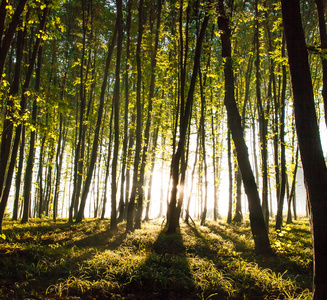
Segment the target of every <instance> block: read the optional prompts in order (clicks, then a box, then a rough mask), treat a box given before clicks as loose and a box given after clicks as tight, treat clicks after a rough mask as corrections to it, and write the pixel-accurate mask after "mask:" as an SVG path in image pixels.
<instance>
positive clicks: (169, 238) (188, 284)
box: [125, 231, 199, 299]
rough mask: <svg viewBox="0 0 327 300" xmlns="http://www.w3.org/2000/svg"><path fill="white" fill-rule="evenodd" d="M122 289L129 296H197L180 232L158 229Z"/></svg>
mask: <svg viewBox="0 0 327 300" xmlns="http://www.w3.org/2000/svg"><path fill="white" fill-rule="evenodd" d="M125 292H127V293H128V294H129V295H128V298H130V299H134V298H135V299H199V298H198V297H197V295H196V293H195V285H194V281H193V278H192V273H191V270H190V267H189V262H188V260H187V256H186V248H185V246H184V244H183V238H182V235H181V233H180V231H178V232H177V233H176V234H169V235H168V234H166V233H165V232H163V231H160V233H159V235H158V236H157V239H156V240H155V241H154V242H153V244H152V247H151V249H149V251H148V253H147V257H146V259H145V261H144V263H143V264H142V265H141V266H140V267H139V268H138V269H137V270H136V271H135V275H134V276H133V279H132V280H131V282H130V283H129V284H128V285H127V286H126V288H125Z"/></svg>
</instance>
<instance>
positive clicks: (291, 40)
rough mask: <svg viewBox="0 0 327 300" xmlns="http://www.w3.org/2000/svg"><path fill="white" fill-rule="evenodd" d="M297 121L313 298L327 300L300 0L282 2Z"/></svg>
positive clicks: (326, 239) (324, 179)
mask: <svg viewBox="0 0 327 300" xmlns="http://www.w3.org/2000/svg"><path fill="white" fill-rule="evenodd" d="M281 2H282V14H283V23H284V30H285V36H286V44H287V53H288V58H289V67H290V73H291V81H292V91H293V99H294V108H295V122H296V131H297V136H298V143H299V148H300V154H301V161H302V166H303V172H304V181H305V186H306V190H307V194H308V200H309V201H308V204H309V210H310V219H311V230H312V237H313V238H312V240H313V249H314V256H313V257H314V276H313V299H314V300H318V299H319V300H322V299H326V298H327V285H326V269H327V257H326V255H325V254H326V253H327V232H326V224H327V213H326V212H327V198H326V197H327V169H326V165H325V159H324V155H323V151H322V147H321V141H320V136H319V128H318V124H317V116H316V111H315V102H314V95H313V86H312V81H311V74H310V67H309V62H308V53H307V48H306V43H305V37H304V32H303V27H302V21H301V12H300V2H299V0H292V1H289V0H282V1H281Z"/></svg>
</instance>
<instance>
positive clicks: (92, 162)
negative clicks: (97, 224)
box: [75, 18, 119, 223]
mask: <svg viewBox="0 0 327 300" xmlns="http://www.w3.org/2000/svg"><path fill="white" fill-rule="evenodd" d="M118 27H119V26H118V18H117V23H116V27H115V29H114V32H113V37H112V41H111V43H110V46H109V50H108V54H107V59H106V67H105V71H104V77H103V82H102V87H101V94H100V100H99V108H98V115H97V123H96V125H95V132H94V138H93V144H92V151H91V160H90V163H89V168H88V172H87V174H86V179H85V183H84V187H83V191H82V197H81V202H80V207H79V210H78V213H77V215H76V220H75V221H76V222H77V223H78V222H81V221H82V220H83V218H84V209H85V204H86V199H87V196H88V193H89V189H90V185H91V181H92V177H93V171H94V167H95V163H96V160H97V155H98V145H99V137H100V129H101V124H102V115H103V110H104V101H105V92H106V89H107V82H108V76H109V67H110V62H111V57H112V53H113V51H114V46H115V42H116V33H117V30H118ZM117 63H118V62H117ZM115 118H116V116H115ZM113 178H114V177H113Z"/></svg>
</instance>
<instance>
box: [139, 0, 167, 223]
mask: <svg viewBox="0 0 327 300" xmlns="http://www.w3.org/2000/svg"><path fill="white" fill-rule="evenodd" d="M161 5H162V0H158V1H157V6H156V7H157V24H156V33H155V42H154V49H153V51H152V57H151V71H150V72H151V77H150V88H149V96H148V97H149V99H148V115H147V121H146V125H145V131H144V138H143V140H144V146H143V153H142V162H141V168H140V178H139V190H138V203H137V210H136V214H135V228H136V229H138V228H141V218H142V211H143V200H144V199H143V198H144V191H143V186H144V177H145V167H146V163H147V160H148V147H149V137H150V129H151V122H152V106H153V98H154V88H155V76H156V74H155V69H156V65H157V58H156V57H157V50H158V45H159V31H160V19H161Z"/></svg>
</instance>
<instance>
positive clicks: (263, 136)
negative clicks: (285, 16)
mask: <svg viewBox="0 0 327 300" xmlns="http://www.w3.org/2000/svg"><path fill="white" fill-rule="evenodd" d="M255 14H256V18H255V36H254V40H255V48H256V60H255V67H256V97H257V106H258V115H259V129H260V144H261V145H260V149H261V172H262V211H263V217H264V219H265V223H266V227H267V230H268V229H269V207H268V150H267V120H266V116H265V110H264V107H263V104H262V99H261V72H260V41H259V30H260V29H259V12H258V0H256V2H255Z"/></svg>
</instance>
